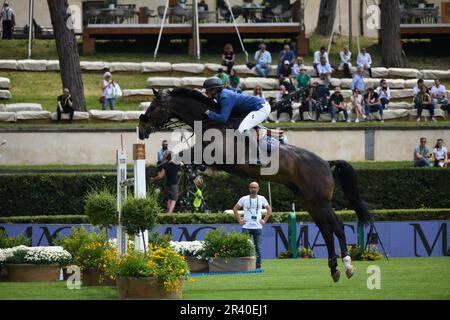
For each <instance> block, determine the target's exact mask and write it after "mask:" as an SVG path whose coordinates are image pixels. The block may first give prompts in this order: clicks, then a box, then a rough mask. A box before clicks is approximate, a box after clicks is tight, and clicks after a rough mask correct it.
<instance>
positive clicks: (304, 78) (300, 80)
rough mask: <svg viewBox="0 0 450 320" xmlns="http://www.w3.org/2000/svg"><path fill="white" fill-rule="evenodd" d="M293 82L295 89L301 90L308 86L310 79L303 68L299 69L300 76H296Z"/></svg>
mask: <svg viewBox="0 0 450 320" xmlns="http://www.w3.org/2000/svg"><path fill="white" fill-rule="evenodd" d="M295 81H296V82H297V89H303V88H306V87H308V86H309V84H310V82H311V77H310V75H309V74H307V73H306V68H305V67H301V68H300V74H298V75H297V76H296V78H295Z"/></svg>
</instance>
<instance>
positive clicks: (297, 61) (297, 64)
mask: <svg viewBox="0 0 450 320" xmlns="http://www.w3.org/2000/svg"><path fill="white" fill-rule="evenodd" d="M304 67H305V65H304V64H303V58H302V57H297V59H295V63H294V64H293V66H292V75H293V76H294V77H296V76H298V75H299V74H300V69H301V68H304Z"/></svg>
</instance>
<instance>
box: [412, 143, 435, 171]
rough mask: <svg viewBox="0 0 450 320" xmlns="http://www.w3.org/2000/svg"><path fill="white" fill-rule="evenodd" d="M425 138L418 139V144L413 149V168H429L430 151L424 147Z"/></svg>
mask: <svg viewBox="0 0 450 320" xmlns="http://www.w3.org/2000/svg"><path fill="white" fill-rule="evenodd" d="M426 144H427V138H424V137H422V138H420V144H419V145H418V146H416V147H415V148H414V155H413V157H414V158H413V161H414V167H429V166H430V157H431V153H430V150H429V149H428V148H427V146H426Z"/></svg>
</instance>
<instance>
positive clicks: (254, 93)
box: [253, 84, 266, 100]
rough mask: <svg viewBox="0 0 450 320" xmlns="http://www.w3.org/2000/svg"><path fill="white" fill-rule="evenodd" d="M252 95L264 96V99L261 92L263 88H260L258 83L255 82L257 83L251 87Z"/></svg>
mask: <svg viewBox="0 0 450 320" xmlns="http://www.w3.org/2000/svg"><path fill="white" fill-rule="evenodd" d="M253 95H254V96H255V97H261V98H264V100H265V99H266V97H265V96H264V93H263V89H262V87H261V86H260V85H259V84H257V85H256V86H255V87H254V88H253Z"/></svg>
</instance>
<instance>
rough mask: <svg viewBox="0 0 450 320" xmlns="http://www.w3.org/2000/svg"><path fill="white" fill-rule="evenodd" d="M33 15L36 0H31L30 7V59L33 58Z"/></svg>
mask: <svg viewBox="0 0 450 320" xmlns="http://www.w3.org/2000/svg"><path fill="white" fill-rule="evenodd" d="M33 16H34V0H30V2H29V8H28V26H29V28H28V59H31V51H32V48H33V27H34V26H33Z"/></svg>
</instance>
